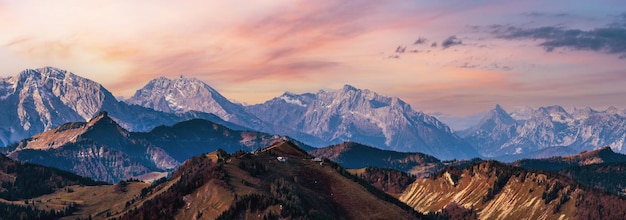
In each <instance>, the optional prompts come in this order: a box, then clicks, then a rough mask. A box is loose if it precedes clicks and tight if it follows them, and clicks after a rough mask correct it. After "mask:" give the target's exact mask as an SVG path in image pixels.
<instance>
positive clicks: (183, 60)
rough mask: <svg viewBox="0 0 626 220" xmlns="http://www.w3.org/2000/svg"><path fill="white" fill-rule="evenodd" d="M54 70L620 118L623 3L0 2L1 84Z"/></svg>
mask: <svg viewBox="0 0 626 220" xmlns="http://www.w3.org/2000/svg"><path fill="white" fill-rule="evenodd" d="M44 66H54V67H58V68H62V69H66V70H68V71H71V72H73V73H75V74H77V75H80V76H82V77H86V78H89V79H92V80H95V81H97V82H99V83H101V84H103V86H104V87H105V88H107V89H109V90H110V91H111V92H112V93H113V94H114V95H116V96H124V97H130V96H132V95H133V94H134V92H135V91H136V90H137V89H140V88H141V87H142V86H143V85H145V84H146V83H147V82H148V81H149V80H151V79H154V78H157V77H160V76H166V77H170V78H174V77H179V76H185V77H195V78H198V79H200V80H203V81H204V82H206V83H208V84H209V85H211V86H212V87H214V88H215V89H217V90H218V91H220V92H221V93H222V94H223V95H224V96H226V97H227V98H229V99H231V100H234V101H237V102H240V103H244V104H255V103H261V102H264V101H266V100H268V99H271V98H273V97H276V96H279V95H281V94H282V93H284V92H285V91H290V92H295V93H304V92H316V91H318V90H320V89H324V90H329V89H340V88H341V87H342V86H343V85H344V84H350V85H353V86H355V87H357V88H361V89H370V90H372V91H375V92H378V93H380V94H383V95H387V96H396V97H400V98H401V99H403V100H405V101H406V102H407V103H410V104H411V106H412V107H413V108H414V109H416V110H418V111H424V112H426V113H431V114H435V115H440V116H447V117H458V118H463V117H474V118H475V115H477V114H480V113H482V112H485V111H488V110H489V109H492V108H494V106H495V105H496V104H501V105H502V106H504V107H505V108H507V109H512V108H516V107H521V106H529V107H539V106H547V105H562V106H576V107H587V106H589V107H592V108H595V109H599V110H602V109H604V108H606V107H608V106H616V107H618V108H622V109H624V108H626V101H625V100H626V99H625V98H624V97H626V86H625V85H626V1H623V0H617V1H569V0H567V1H558V0H555V1H539V0H538V1H464V0H459V1H409V0H389V1H377V0H371V1H369V0H359V1H342V0H336V1H335V0H320V1H306V0H257V1H249V0H246V1H243V0H229V1H201V0H188V1H164V0H150V1H148V0H134V1H118V0H106V1H105V0H92V1H79V0H57V1H30V0H20V1H17V0H16V1H7V0H0V77H8V76H12V75H16V74H18V73H19V72H20V71H22V70H24V69H28V68H40V67H44Z"/></svg>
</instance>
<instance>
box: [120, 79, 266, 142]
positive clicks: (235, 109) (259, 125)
mask: <svg viewBox="0 0 626 220" xmlns="http://www.w3.org/2000/svg"><path fill="white" fill-rule="evenodd" d="M125 101H126V103H128V104H134V105H139V106H143V107H146V108H151V109H154V110H157V111H162V112H168V113H184V112H189V111H197V112H205V113H211V114H215V115H217V116H218V117H220V118H221V119H223V120H225V121H229V122H232V123H235V124H238V125H241V126H244V127H248V128H252V129H255V130H259V131H264V132H273V129H272V128H271V127H272V126H271V125H268V124H267V123H264V122H263V121H261V120H260V119H258V118H257V117H256V116H254V115H252V114H250V113H248V112H246V111H245V110H244V108H243V106H242V105H240V104H236V103H232V102H230V101H228V99H226V97H224V96H222V95H221V94H220V93H219V92H217V90H215V89H213V88H212V87H211V86H209V85H207V84H206V83H204V82H203V81H200V80H198V79H196V78H185V77H182V76H181V77H180V78H175V79H168V78H165V77H160V78H157V79H153V80H151V81H150V82H148V84H146V85H145V86H144V87H143V88H141V89H139V90H137V92H135V95H133V96H132V97H130V98H129V99H127V100H125Z"/></svg>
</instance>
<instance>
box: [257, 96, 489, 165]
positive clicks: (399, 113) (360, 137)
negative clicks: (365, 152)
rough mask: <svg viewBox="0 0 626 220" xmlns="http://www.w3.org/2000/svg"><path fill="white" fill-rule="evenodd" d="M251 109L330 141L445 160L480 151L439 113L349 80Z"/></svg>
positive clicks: (470, 155)
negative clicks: (435, 114) (334, 87)
mask: <svg viewBox="0 0 626 220" xmlns="http://www.w3.org/2000/svg"><path fill="white" fill-rule="evenodd" d="M246 109H247V110H248V111H249V112H251V113H253V114H255V115H257V116H258V117H259V118H261V119H263V120H265V121H272V122H274V123H277V124H281V125H284V126H286V127H290V128H294V129H296V130H299V131H302V132H304V133H307V134H310V135H313V136H315V137H318V138H320V139H322V140H324V141H325V142H326V143H327V145H329V144H339V143H342V142H345V141H353V142H358V143H362V144H366V145H370V146H377V147H379V148H382V149H389V150H395V151H404V152H407V151H411V152H422V153H425V154H430V155H433V156H435V157H438V158H441V159H452V158H471V157H476V156H478V154H477V153H476V151H475V150H474V149H473V148H472V147H470V146H469V144H467V143H465V142H464V141H463V140H462V139H461V138H459V137H458V136H457V135H455V134H454V133H453V132H452V129H450V128H449V127H448V126H446V125H445V124H444V123H442V122H440V121H439V120H437V119H436V118H435V117H432V116H430V115H427V114H424V113H423V112H417V111H415V110H413V108H411V106H410V105H409V104H407V103H405V102H404V101H402V100H401V99H399V98H397V97H387V96H383V95H379V94H377V93H375V92H373V91H370V90H367V89H365V90H361V89H358V88H355V87H353V86H350V85H345V86H344V87H343V88H342V89H340V90H338V91H323V90H322V91H319V92H317V93H315V94H312V93H304V94H293V93H289V92H288V93H285V94H283V95H282V96H280V97H277V98H274V99H271V100H269V101H267V102H265V103H262V104H257V105H251V106H247V107H246Z"/></svg>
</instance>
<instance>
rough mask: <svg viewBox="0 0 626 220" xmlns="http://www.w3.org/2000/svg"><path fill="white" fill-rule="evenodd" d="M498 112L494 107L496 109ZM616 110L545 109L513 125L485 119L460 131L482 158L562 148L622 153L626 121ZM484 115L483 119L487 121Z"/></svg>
mask: <svg viewBox="0 0 626 220" xmlns="http://www.w3.org/2000/svg"><path fill="white" fill-rule="evenodd" d="M493 111H497V107H496V109H495V110H492V112H493ZM619 112H620V110H618V109H617V108H615V107H613V108H609V109H607V110H605V111H596V110H594V109H591V108H589V107H586V108H572V110H570V111H569V112H568V111H566V110H565V109H564V108H563V107H561V106H556V105H555V106H546V107H540V108H538V109H536V110H532V111H529V112H527V115H530V116H531V117H528V118H526V119H524V120H517V121H516V122H515V123H505V122H503V121H497V120H491V121H490V124H489V126H485V123H484V122H485V120H483V121H482V122H481V124H478V125H476V126H475V127H472V128H470V129H468V130H466V131H463V132H460V133H461V136H462V137H463V138H464V139H465V140H466V141H468V142H470V143H473V144H474V146H475V147H476V148H477V150H478V151H479V152H481V153H482V154H483V155H484V156H492V157H495V156H502V155H511V154H519V153H531V152H536V151H540V150H543V149H547V148H558V147H563V149H564V151H563V152H569V151H565V150H566V149H574V150H576V151H583V150H593V149H596V148H600V147H605V146H610V147H611V148H612V149H614V150H616V151H619V152H624V150H626V148H624V147H623V146H624V143H625V142H626V118H625V117H623V116H621V115H620V114H619ZM525 114H526V113H525ZM489 117H490V116H489V114H488V116H486V118H489Z"/></svg>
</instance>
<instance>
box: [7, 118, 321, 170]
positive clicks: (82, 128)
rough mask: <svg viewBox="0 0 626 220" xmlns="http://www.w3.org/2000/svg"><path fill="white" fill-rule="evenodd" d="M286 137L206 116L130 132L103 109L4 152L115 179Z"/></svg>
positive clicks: (171, 166) (28, 160)
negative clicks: (235, 127)
mask: <svg viewBox="0 0 626 220" xmlns="http://www.w3.org/2000/svg"><path fill="white" fill-rule="evenodd" d="M283 139H289V138H287V137H281V136H278V135H271V134H265V133H260V132H255V131H236V130H231V129H229V128H227V127H225V126H222V125H219V124H216V123H213V122H210V121H207V120H204V119H192V120H189V121H184V122H180V123H177V124H175V125H172V126H159V127H156V128H154V129H153V130H152V131H150V132H129V131H127V130H126V129H124V128H122V127H121V126H120V125H118V124H117V123H116V122H115V121H114V120H113V119H112V118H111V117H109V116H108V114H107V112H101V113H99V114H98V115H96V117H94V118H93V119H91V120H90V121H88V122H73V123H67V124H63V125H61V126H59V127H57V128H54V129H52V130H48V131H46V132H43V133H41V134H37V135H34V136H33V137H31V138H27V139H24V140H23V141H20V142H18V143H15V144H13V145H10V146H8V147H5V148H4V149H2V151H3V152H4V153H5V154H7V155H8V156H9V157H11V158H13V159H16V160H19V161H23V162H30V163H36V164H41V165H46V166H50V167H56V168H59V169H62V170H67V171H71V172H73V173H77V174H79V175H82V176H86V177H91V178H94V179H97V180H102V181H108V182H117V181H119V180H123V179H128V178H142V177H141V176H144V177H145V178H148V179H149V177H151V176H153V177H154V176H156V177H160V176H164V175H167V172H170V171H172V170H173V169H175V168H176V167H178V166H179V165H180V164H182V163H183V162H184V161H186V160H187V159H189V158H191V157H193V156H196V155H199V154H202V153H206V152H212V151H215V150H218V149H222V150H226V151H227V152H231V153H232V152H235V151H238V150H245V151H254V150H257V149H259V148H261V147H263V146H266V145H269V144H270V143H272V142H274V141H279V140H283ZM294 141H295V140H294ZM300 146H301V147H303V148H305V149H310V147H309V148H307V146H304V145H302V144H300ZM142 179H143V178H142Z"/></svg>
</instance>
